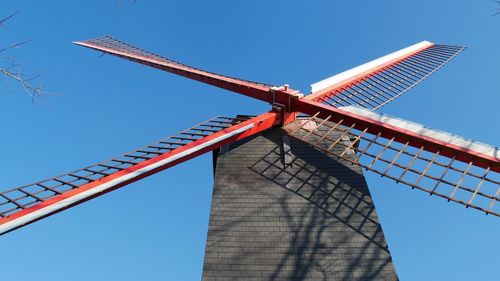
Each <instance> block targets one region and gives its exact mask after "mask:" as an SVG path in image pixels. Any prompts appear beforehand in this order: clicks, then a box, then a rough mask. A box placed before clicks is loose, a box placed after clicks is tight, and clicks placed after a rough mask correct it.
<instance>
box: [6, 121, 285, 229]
mask: <svg viewBox="0 0 500 281" xmlns="http://www.w3.org/2000/svg"><path fill="white" fill-rule="evenodd" d="M279 123H280V120H279V116H278V114H277V113H274V112H269V113H264V114H262V115H259V116H257V117H254V118H251V119H249V120H247V121H244V122H241V123H239V124H237V125H234V126H231V127H229V128H227V129H224V130H222V131H219V132H216V133H214V134H212V135H209V136H207V137H204V138H201V139H199V140H196V141H194V142H191V143H189V144H186V145H184V146H182V147H179V148H177V149H174V150H171V151H170V152H168V153H164V154H162V155H159V156H157V157H154V158H151V159H149V160H146V161H144V162H141V163H139V164H136V165H133V166H130V167H129V168H127V169H124V170H121V171H118V172H116V173H114V174H111V175H109V176H106V177H103V178H101V179H99V180H96V181H94V182H91V183H88V184H85V185H82V186H80V187H78V188H75V189H72V190H70V191H68V192H65V193H63V194H60V195H58V196H55V197H53V198H50V199H48V200H46V201H43V202H40V203H38V204H36V205H33V206H31V207H29V208H26V209H23V210H21V211H18V212H16V213H14V214H11V215H10V216H8V217H4V218H1V219H0V235H2V234H5V233H7V232H10V231H12V230H15V229H17V228H20V227H22V226H25V225H27V224H30V223H33V222H35V221H37V220H40V219H43V218H45V217H48V216H50V215H53V214H55V213H58V212H60V211H63V210H65V209H68V208H70V207H73V206H75V205H78V204H81V203H83V202H85V201H88V200H90V199H92V198H95V197H98V196H101V195H103V194H105V193H108V192H110V191H113V190H115V189H117V188H120V187H122V186H125V185H127V184H129V183H132V182H135V181H137V180H140V179H142V178H145V177H147V176H150V175H152V174H155V173H157V172H160V171H162V170H165V169H167V168H170V167H172V166H175V165H177V164H179V163H182V162H184V161H187V160H189V159H191V158H194V157H196V156H199V155H201V154H204V153H206V152H209V151H212V150H214V149H217V148H219V147H221V146H223V145H225V144H228V143H232V142H235V141H238V140H241V139H244V138H246V137H249V136H252V135H255V134H257V133H259V132H262V131H263V130H266V129H269V128H271V127H273V126H275V125H277V124H279Z"/></svg>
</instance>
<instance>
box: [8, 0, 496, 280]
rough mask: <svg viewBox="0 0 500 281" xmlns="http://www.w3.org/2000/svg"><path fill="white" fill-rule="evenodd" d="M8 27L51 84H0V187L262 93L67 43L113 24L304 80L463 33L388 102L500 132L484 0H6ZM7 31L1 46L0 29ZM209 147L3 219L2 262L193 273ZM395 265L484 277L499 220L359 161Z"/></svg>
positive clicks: (230, 69)
mask: <svg viewBox="0 0 500 281" xmlns="http://www.w3.org/2000/svg"><path fill="white" fill-rule="evenodd" d="M2 2H3V3H2V4H0V7H1V13H0V15H5V16H6V15H8V14H10V13H12V12H15V11H17V10H20V11H21V13H20V14H19V15H18V16H16V17H15V18H14V19H12V21H10V22H9V24H8V26H7V27H6V28H4V29H1V30H0V33H1V35H2V39H1V41H0V42H1V45H2V46H5V45H8V44H9V43H12V42H15V41H22V40H26V39H30V40H32V41H31V43H30V44H28V45H26V46H25V47H24V48H23V49H22V50H19V51H16V52H14V53H13V54H16V56H17V57H18V59H19V61H20V62H21V63H22V65H23V70H24V72H26V73H27V74H40V75H41V78H40V81H42V82H43V83H44V84H45V85H46V90H47V91H49V92H52V93H57V94H61V95H60V96H54V97H48V98H46V99H44V104H40V103H36V104H34V105H32V104H31V102H30V99H29V98H28V97H27V96H26V95H24V94H23V92H22V90H21V89H19V88H17V87H16V86H15V84H11V85H10V92H9V91H8V90H7V89H6V88H5V86H4V85H3V84H2V86H1V87H0V101H1V102H0V130H1V131H2V146H1V153H2V173H1V174H0V180H1V186H2V188H1V189H7V188H9V187H14V186H19V185H23V184H26V183H30V182H32V181H36V180H40V179H43V178H47V177H51V176H55V175H58V174H61V173H64V172H68V171H71V170H73V169H76V168H80V167H82V166H84V165H88V164H93V163H95V162H98V161H101V160H105V159H107V158H111V157H113V156H116V155H119V154H121V153H123V152H126V151H129V150H131V149H134V148H136V147H139V146H142V145H146V144H149V143H150V142H152V141H154V140H157V139H160V138H163V137H166V136H168V135H170V134H172V133H175V132H177V131H180V130H182V129H185V128H187V127H190V126H192V125H194V124H197V123H199V122H201V121H204V120H206V119H209V118H211V117H213V116H215V115H220V114H221V115H234V114H238V113H241V114H258V113H261V112H264V111H267V110H268V109H269V106H268V105H266V104H264V103H260V102H258V101H254V100H251V99H249V98H246V97H242V96H238V95H236V94H231V93H228V92H225V91H223V90H219V89H216V88H213V87H210V86H206V85H203V84H199V83H196V82H193V81H189V80H186V79H182V78H178V77H174V76H172V75H169V74H165V73H162V72H160V71H157V70H153V69H149V68H147V67H144V66H140V65H136V64H133V63H131V62H127V61H122V60H119V59H117V58H113V57H110V56H105V57H102V58H100V57H99V54H98V53H96V52H92V51H90V50H87V49H84V48H81V47H77V46H74V45H72V44H70V41H73V40H83V39H89V38H93V37H97V36H100V35H105V34H113V35H115V36H116V37H118V38H120V39H122V40H125V41H129V42H131V43H134V44H136V45H139V46H141V47H144V48H147V49H150V50H152V51H155V52H158V53H160V54H163V55H165V56H168V57H171V58H174V59H177V60H180V61H183V62H185V63H188V64H192V65H195V66H197V67H200V68H204V69H208V70H212V71H215V72H220V73H225V74H230V75H233V76H237V77H242V78H247V79H251V80H256V81H263V82H268V83H272V84H276V85H281V84H283V83H289V84H290V85H291V86H292V87H295V88H298V89H300V90H302V91H304V92H306V93H307V92H308V90H309V84H311V83H313V82H316V81H318V80H321V79H323V78H325V77H328V76H330V75H333V74H335V73H338V72H341V71H343V70H345V69H347V68H350V67H353V66H356V65H358V64H361V63H363V62H366V61H368V60H371V59H374V58H376V57H379V56H381V55H384V54H386V53H389V52H392V51H394V50H396V49H400V48H403V47H405V46H408V45H410V44H413V43H416V42H419V41H422V40H430V41H434V42H437V43H447V44H456V45H466V46H468V47H469V49H467V51H466V52H465V53H463V54H461V55H460V56H459V57H458V58H457V59H455V60H454V61H453V62H452V63H451V64H449V65H447V66H446V67H445V68H443V69H442V70H440V71H439V72H438V73H437V74H435V75H433V76H432V77H431V78H430V79H428V80H427V81H425V82H424V83H423V84H422V85H420V86H418V87H417V88H415V89H413V90H412V91H411V92H410V93H408V94H407V95H406V96H404V97H402V98H399V99H398V100H396V101H395V102H393V103H391V104H390V105H388V106H387V107H385V108H383V109H382V110H381V111H382V112H384V113H389V114H392V115H396V116H399V117H402V118H405V119H409V120H412V121H415V122H419V123H423V124H426V125H428V126H431V127H434V128H438V129H442V130H445V131H449V132H452V133H457V134H460V135H462V136H465V137H470V138H474V139H477V140H480V141H482V142H486V143H490V144H492V145H497V146H498V145H500V142H499V140H500V131H499V130H498V124H500V115H499V114H498V112H499V111H498V110H499V108H498V106H499V104H500V90H499V89H500V85H499V83H500V82H499V79H498V78H499V77H500V16H497V17H491V16H490V14H492V13H494V11H495V8H496V6H495V3H493V2H492V1H489V0H479V1H464V0H461V1H457V0H449V1H436V0H426V1H396V0H394V1H289V0H288V1H265V0H261V1H256V0H254V1H229V0H227V1H187V0H186V1H175V2H174V1H151V0H147V1H146V0H137V1H136V3H135V4H134V5H129V4H124V5H123V7H122V8H121V9H117V8H116V6H115V4H114V2H113V1H105V0H92V1H90V0H86V1H83V0H82V1H62V0H59V1H8V2H7V1H2ZM209 2H212V3H209ZM2 46H0V47H2ZM211 165H212V162H211V155H210V154H206V155H204V156H202V157H199V158H197V159H195V160H193V161H190V162H187V163H184V164H182V165H180V166H177V167H175V168H172V169H169V170H167V171H165V172H162V173H160V174H157V175H155V176H152V177H150V178H148V179H146V180H143V181H141V182H139V183H135V184H132V185H130V186H127V187H125V188H123V189H120V190H118V191H115V192H113V193H111V194H108V195H106V196H103V197H101V198H98V199H96V200H93V201H91V202H88V203H86V204H84V205H81V206H78V207H76V208H73V209H71V210H69V211H66V212H63V213H61V214H58V215H55V216H53V217H51V218H49V219H45V220H43V221H40V222H37V223H35V224H33V225H30V226H28V227H25V228H23V229H20V230H18V231H15V232H13V233H10V234H7V235H5V236H3V237H0V280H2V281H4V280H5V281H10V280H16V281H25V280H26V281H27V280H35V279H36V280H51V281H59V280H61V281H73V280H74V281H76V280H82V281H83V280H85V281H86V280H120V281H128V280H199V279H200V277H201V270H202V263H203V253H204V246H205V239H206V233H207V227H208V216H209V207H210V198H211V189H212V166H211ZM367 179H368V182H369V185H370V186H371V191H372V193H373V196H374V198H375V203H376V206H377V208H378V214H379V216H380V219H381V221H382V225H383V229H384V231H385V234H386V238H387V241H388V243H389V247H390V250H391V251H392V254H393V258H394V263H395V265H396V269H397V272H398V274H399V276H400V278H401V280H494V279H497V278H498V269H499V268H500V258H499V257H498V253H499V252H500V243H499V241H498V237H499V233H500V220H499V219H498V218H496V217H493V216H485V215H484V214H482V213H480V212H478V211H474V210H466V209H465V208H463V206H459V205H454V204H451V203H447V202H446V201H445V200H442V199H438V198H434V197H431V198H429V196H428V195H426V194H424V193H421V192H418V191H412V190H410V189H409V188H406V187H404V186H399V185H396V184H394V183H393V182H391V181H388V180H385V179H381V178H380V177H379V176H371V175H368V176H367Z"/></svg>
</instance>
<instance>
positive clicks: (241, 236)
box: [202, 129, 398, 281]
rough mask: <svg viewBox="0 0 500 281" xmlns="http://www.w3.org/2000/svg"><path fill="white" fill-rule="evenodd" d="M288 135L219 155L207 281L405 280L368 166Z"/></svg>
mask: <svg viewBox="0 0 500 281" xmlns="http://www.w3.org/2000/svg"><path fill="white" fill-rule="evenodd" d="M284 135H285V134H284V133H283V132H282V131H281V130H280V129H273V130H269V131H267V132H265V133H263V134H262V135H259V136H257V137H254V138H252V139H250V140H245V141H242V142H239V143H235V144H232V145H230V146H229V147H224V148H223V149H222V150H221V152H219V153H218V154H217V153H216V154H215V155H214V157H215V158H214V159H216V162H215V164H214V165H215V166H214V168H215V183H214V190H213V197H212V206H211V211H210V224H209V230H208V237H207V246H206V251H205V261H204V268H203V278H202V279H203V280H205V281H211V280H343V281H358V280H359V281H360V280H386V281H388V280H398V278H397V275H396V272H395V270H394V266H393V264H392V261H391V256H390V253H389V250H388V248H387V244H386V241H385V238H384V235H383V233H382V229H381V227H380V223H379V220H378V217H377V214H376V212H375V208H374V205H373V202H372V199H371V195H370V192H369V190H368V187H367V185H366V181H365V178H364V176H363V175H362V172H361V170H360V169H359V168H358V167H356V166H352V165H350V164H346V165H344V164H342V163H340V162H339V161H338V160H337V159H333V158H331V157H328V156H326V155H325V154H323V153H321V152H319V151H317V150H316V149H314V148H311V147H310V146H308V145H307V144H305V143H303V142H301V141H299V140H296V139H293V138H291V137H290V147H291V153H289V154H288V156H287V159H290V161H291V163H290V164H288V165H286V168H284V165H285V164H284V162H285V163H288V160H286V161H284V160H285V159H284V157H283V155H284V152H283V143H282V142H283V136H284ZM285 151H286V147H285ZM285 154H286V153H285Z"/></svg>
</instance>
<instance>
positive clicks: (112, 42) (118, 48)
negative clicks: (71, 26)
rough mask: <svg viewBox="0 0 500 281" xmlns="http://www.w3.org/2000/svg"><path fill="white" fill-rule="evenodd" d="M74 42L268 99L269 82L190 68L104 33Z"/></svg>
mask: <svg viewBox="0 0 500 281" xmlns="http://www.w3.org/2000/svg"><path fill="white" fill-rule="evenodd" d="M74 43H75V44H77V45H80V46H84V47H87V48H91V49H94V50H97V51H101V52H104V53H106V54H111V55H113V56H117V57H120V58H124V59H127V60H130V61H133V62H137V63H140V64H143V65H147V66H151V67H154V68H157V69H161V70H164V71H167V72H170V73H173V74H177V75H180V76H183V77H186V78H189V79H193V80H197V81H199V82H203V83H207V84H210V85H213V86H216V87H219V88H223V89H226V90H229V91H233V92H237V93H240V94H243V95H246V96H250V97H253V98H256V99H259V100H263V101H266V102H269V101H270V100H269V99H270V96H269V91H270V90H271V88H273V86H272V85H268V84H264V83H258V82H252V81H249V80H243V79H239V78H234V77H229V76H225V75H221V74H217V73H213V72H208V71H205V70H201V69H198V68H194V67H191V66H188V65H185V64H182V63H180V62H176V61H174V60H171V59H168V58H165V57H162V56H160V55H157V54H154V53H151V52H148V51H145V50H143V49H140V48H137V47H134V46H132V45H130V44H127V43H125V42H123V41H120V40H118V39H115V38H113V37H111V36H104V37H100V38H96V39H91V40H87V41H82V42H74Z"/></svg>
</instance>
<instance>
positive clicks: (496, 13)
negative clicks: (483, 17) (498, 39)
mask: <svg viewBox="0 0 500 281" xmlns="http://www.w3.org/2000/svg"><path fill="white" fill-rule="evenodd" d="M493 2H495V3H497V4H498V5H499V6H500V0H495V1H493ZM498 14H500V7H497V11H496V12H495V13H494V14H492V15H491V16H496V15H498Z"/></svg>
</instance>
